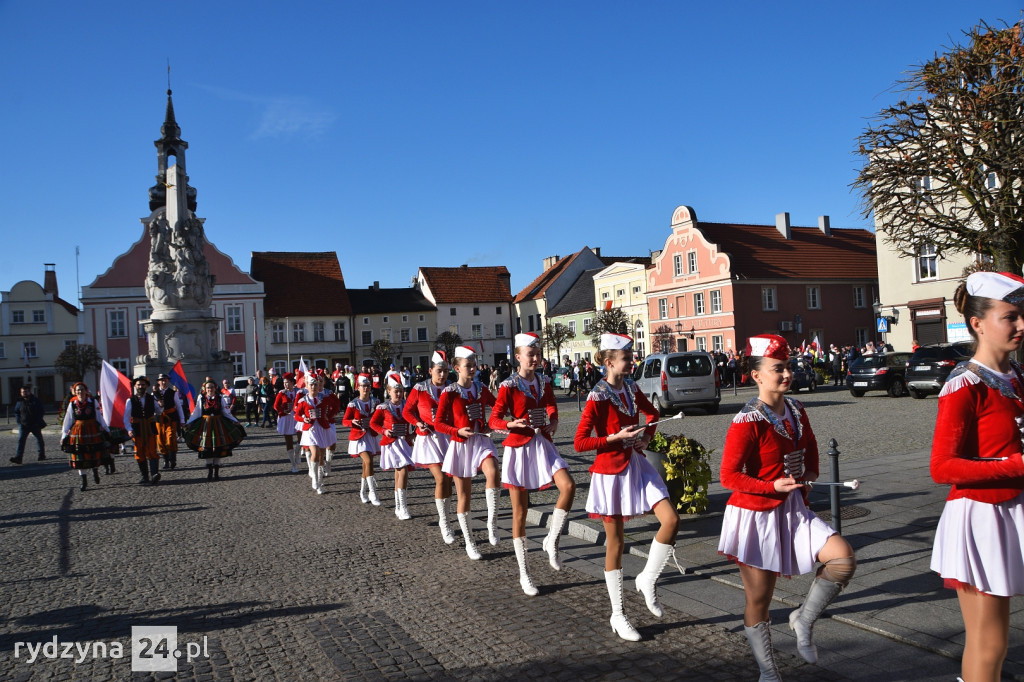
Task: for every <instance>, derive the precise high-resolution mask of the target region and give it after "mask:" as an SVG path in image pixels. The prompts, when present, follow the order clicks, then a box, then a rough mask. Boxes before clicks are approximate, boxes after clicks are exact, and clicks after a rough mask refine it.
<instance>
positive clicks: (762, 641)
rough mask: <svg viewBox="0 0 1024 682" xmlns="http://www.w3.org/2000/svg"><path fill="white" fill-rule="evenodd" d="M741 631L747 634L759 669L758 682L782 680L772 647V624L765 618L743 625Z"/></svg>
mask: <svg viewBox="0 0 1024 682" xmlns="http://www.w3.org/2000/svg"><path fill="white" fill-rule="evenodd" d="M743 632H744V633H745V634H746V635H747V643H748V644H750V650H751V651H753V652H754V658H755V659H756V660H757V667H758V669H759V670H760V671H761V677H759V678H758V682H782V678H781V677H780V676H779V666H778V664H776V662H775V650H774V649H773V648H772V624H771V623H770V622H769V621H767V620H766V621H764V622H761V623H758V624H757V625H753V626H748V625H744V626H743Z"/></svg>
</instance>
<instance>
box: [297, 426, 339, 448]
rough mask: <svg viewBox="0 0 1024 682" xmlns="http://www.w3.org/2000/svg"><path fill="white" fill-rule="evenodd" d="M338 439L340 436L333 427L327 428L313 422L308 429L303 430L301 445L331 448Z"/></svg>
mask: <svg viewBox="0 0 1024 682" xmlns="http://www.w3.org/2000/svg"><path fill="white" fill-rule="evenodd" d="M337 440H338V437H337V436H336V435H335V434H334V428H333V427H332V428H328V429H325V428H324V427H322V426H320V424H319V423H317V422H313V425H312V426H311V427H310V428H309V429H308V430H306V431H303V432H302V438H301V439H300V440H299V445H306V446H309V445H315V446H316V447H318V448H329V447H331V446H332V445H334V443H335V442H337Z"/></svg>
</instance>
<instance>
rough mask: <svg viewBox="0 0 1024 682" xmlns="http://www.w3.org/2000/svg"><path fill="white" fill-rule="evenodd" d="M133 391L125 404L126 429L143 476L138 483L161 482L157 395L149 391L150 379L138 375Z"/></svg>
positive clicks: (154, 483)
mask: <svg viewBox="0 0 1024 682" xmlns="http://www.w3.org/2000/svg"><path fill="white" fill-rule="evenodd" d="M132 388H133V389H134V393H133V394H132V395H131V396H130V397H129V398H128V400H127V401H125V404H124V430H125V431H127V432H128V437H129V438H131V439H132V440H133V441H134V443H135V462H136V463H137V464H138V466H139V473H141V474H142V477H141V478H140V479H139V483H140V484H143V483H152V484H153V485H156V484H157V483H159V482H160V455H159V454H158V453H157V451H156V415H157V404H156V398H154V397H153V394H152V393H150V392H149V379H147V378H146V377H145V375H143V376H138V377H135V380H134V381H133V382H132Z"/></svg>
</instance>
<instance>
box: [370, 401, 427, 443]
mask: <svg viewBox="0 0 1024 682" xmlns="http://www.w3.org/2000/svg"><path fill="white" fill-rule="evenodd" d="M404 410H405V403H404V402H403V403H400V404H398V405H395V404H394V403H393V402H391V401H390V400H389V401H385V402H383V403H381V404H380V405H377V408H376V409H375V410H374V411H373V416H372V417H370V428H371V429H373V430H374V431H376V432H377V433H378V434H380V436H381V441H380V444H381V446H382V447H383V446H385V445H391V444H392V443H394V442H395V440H397V439H396V438H391V437H390V436H386V435H384V432H385V431H390V430H392V429H393V428H394V426H395V424H407V425H409V429H408V431H407V435H406V436H405V439H406V440H407V441H408V442H409V443H410V444H412V441H413V439H414V438H415V437H416V434H415V433H414V432H413V431H414V429H413V428H412V425H411V424H409V422H407V421H406V420H405V417H404V416H403V413H404Z"/></svg>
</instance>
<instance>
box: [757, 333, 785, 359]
mask: <svg viewBox="0 0 1024 682" xmlns="http://www.w3.org/2000/svg"><path fill="white" fill-rule="evenodd" d="M746 351H747V357H754V358H771V359H773V360H783V361H785V360H788V359H789V343H788V342H787V341H786V339H784V338H782V337H781V336H779V335H778V334H758V335H757V336H751V337H750V338H749V339H747V348H746Z"/></svg>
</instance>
